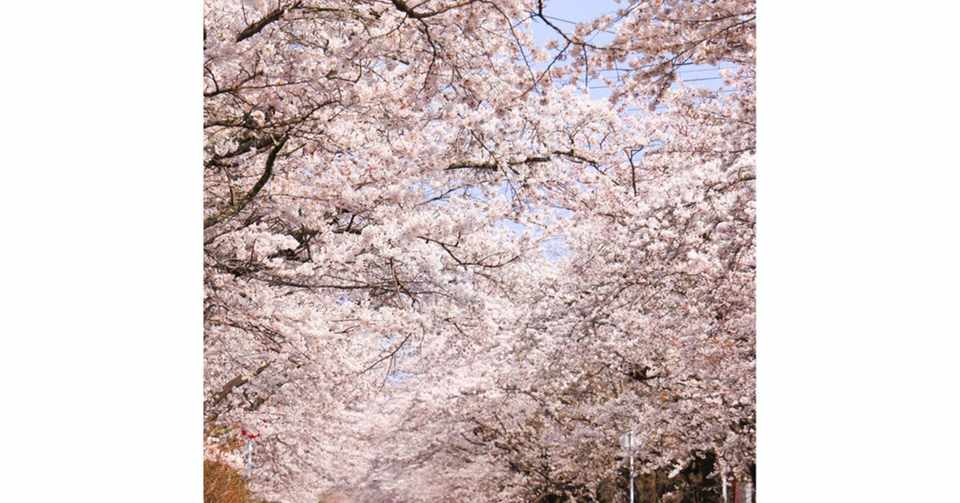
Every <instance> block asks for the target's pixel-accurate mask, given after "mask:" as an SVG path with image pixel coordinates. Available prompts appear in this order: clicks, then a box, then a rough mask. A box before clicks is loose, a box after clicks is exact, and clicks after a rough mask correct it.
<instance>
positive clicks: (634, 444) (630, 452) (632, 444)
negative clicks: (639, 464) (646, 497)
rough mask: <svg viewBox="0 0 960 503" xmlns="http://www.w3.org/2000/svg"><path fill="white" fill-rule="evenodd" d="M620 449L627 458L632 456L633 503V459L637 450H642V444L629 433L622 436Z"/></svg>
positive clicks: (631, 499)
mask: <svg viewBox="0 0 960 503" xmlns="http://www.w3.org/2000/svg"><path fill="white" fill-rule="evenodd" d="M620 447H622V448H623V451H624V453H625V454H626V455H627V456H630V503H633V477H634V471H633V457H634V455H635V454H636V453H637V449H639V448H640V442H639V441H638V440H637V438H636V437H634V436H633V432H632V431H628V432H626V433H624V434H623V435H620Z"/></svg>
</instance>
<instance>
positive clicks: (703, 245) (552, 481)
mask: <svg viewBox="0 0 960 503" xmlns="http://www.w3.org/2000/svg"><path fill="white" fill-rule="evenodd" d="M547 6H548V4H547V5H546V6H545V5H544V2H542V1H535V0H460V1H457V0H427V1H422V0H418V1H411V0H406V1H403V0H379V1H377V0H366V1H364V0H358V1H346V0H302V1H294V2H289V1H279V2H278V1H255V0H223V1H215V0H207V1H206V3H205V7H206V9H205V15H204V68H203V74H204V134H205V140H206V142H205V150H204V182H205V183H204V198H205V215H204V219H203V227H204V269H205V298H204V314H205V316H204V325H205V326H204V352H205V355H204V356H205V386H204V398H205V410H204V416H205V417H204V421H205V431H206V432H207V435H208V439H207V440H208V443H209V444H210V445H211V446H212V445H213V444H214V440H215V439H218V440H221V441H222V439H223V438H225V437H229V436H230V435H231V434H232V433H231V432H239V431H240V429H241V428H243V429H245V430H247V431H255V432H257V434H258V435H259V436H258V437H257V441H256V448H255V451H254V465H255V468H254V471H253V474H252V483H253V487H254V488H255V489H256V490H257V491H258V492H259V493H261V494H262V495H264V496H265V497H269V498H273V499H278V500H283V501H297V502H299V501H316V499H317V497H318V496H319V495H321V494H323V493H325V492H328V491H334V490H336V491H341V492H343V491H348V492H349V491H354V493H355V494H363V495H366V496H363V497H365V498H367V499H374V500H375V499H376V498H380V499H382V500H383V501H390V500H398V501H466V500H481V501H527V500H532V499H534V498H537V497H540V496H543V495H547V494H554V495H561V494H568V495H573V496H576V497H578V498H581V499H584V500H590V498H600V496H599V493H600V492H602V491H600V486H601V485H602V484H603V482H604V481H605V480H609V479H611V478H616V477H617V475H618V474H619V472H618V470H619V469H620V467H621V464H620V462H619V461H618V459H617V456H618V452H617V441H616V439H617V437H618V435H619V434H620V433H622V432H623V431H625V430H627V429H633V430H634V431H636V432H638V434H639V435H640V436H641V437H642V439H643V441H644V442H643V448H642V449H641V451H640V452H639V453H638V458H637V459H638V463H639V465H638V466H639V470H640V471H645V472H648V473H652V472H655V471H657V470H667V471H677V472H679V471H681V470H684V469H686V468H688V467H690V466H692V465H693V464H695V463H698V462H699V461H698V459H704V458H709V459H710V460H711V467H710V470H709V471H710V476H711V477H714V478H718V477H720V476H723V477H725V478H727V479H728V480H729V479H732V478H735V477H741V478H742V477H744V476H745V474H747V473H748V472H749V470H750V466H751V465H752V464H753V463H754V458H755V454H754V424H755V408H754V404H755V399H754V375H755V371H754V361H755V357H754V354H755V353H754V341H755V335H754V269H755V260H754V243H755V236H754V229H755V213H754V199H755V197H754V187H755V182H754V177H755V164H754V151H755V137H754V109H755V100H754V82H755V79H754V75H755V73H754V26H755V25H754V5H753V3H752V2H750V1H713V2H700V1H692V0H685V1H680V0H677V1H644V2H641V1H628V2H622V4H621V8H620V9H619V10H618V11H617V12H615V13H613V14H610V15H607V16H602V17H600V18H598V19H596V20H593V21H589V22H585V23H582V24H580V25H578V26H576V27H575V28H574V29H566V28H567V27H564V26H560V25H559V24H558V23H557V22H555V21H553V20H552V18H551V17H550V16H548V15H546V13H545V10H544V9H545V8H546V7H547ZM534 23H543V24H544V25H545V26H547V27H548V28H549V29H550V30H552V31H553V33H554V34H555V36H556V39H557V40H558V43H552V44H549V45H547V46H543V47H541V46H538V44H537V43H536V42H535V40H534V39H533V35H532V26H533V24H534ZM599 31H603V32H606V33H608V34H612V37H608V41H607V42H604V43H602V44H601V43H598V42H595V41H594V40H595V39H596V37H594V36H593V35H595V34H596V33H597V32H599ZM691 64H707V65H721V64H723V65H724V66H726V67H729V68H731V69H729V70H723V72H724V77H725V82H724V86H723V87H722V88H721V89H719V90H707V89H702V88H694V87H689V86H687V85H684V84H683V83H682V82H681V81H679V77H678V75H679V74H678V71H679V69H681V68H683V67H684V66H686V65H691ZM591 83H598V84H599V83H602V84H604V85H605V86H607V87H608V88H609V89H610V95H609V97H607V98H604V99H595V98H591V96H590V95H589V94H588V93H587V92H585V88H588V87H589V86H590V85H591ZM213 450H214V449H213V448H211V452H213ZM211 455H212V454H211ZM371 495H376V496H371ZM391 498H392V499H391Z"/></svg>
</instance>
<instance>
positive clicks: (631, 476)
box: [630, 435, 633, 503]
mask: <svg viewBox="0 0 960 503" xmlns="http://www.w3.org/2000/svg"><path fill="white" fill-rule="evenodd" d="M630 436H631V437H632V436H633V435H630ZM630 441H631V442H633V438H631V439H630ZM630 503H633V450H632V449H631V451H630Z"/></svg>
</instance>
